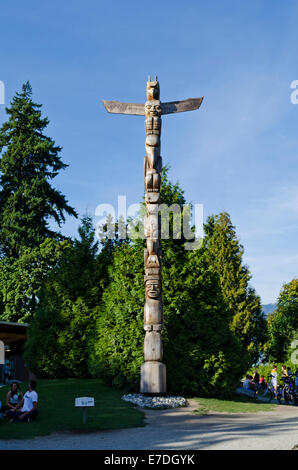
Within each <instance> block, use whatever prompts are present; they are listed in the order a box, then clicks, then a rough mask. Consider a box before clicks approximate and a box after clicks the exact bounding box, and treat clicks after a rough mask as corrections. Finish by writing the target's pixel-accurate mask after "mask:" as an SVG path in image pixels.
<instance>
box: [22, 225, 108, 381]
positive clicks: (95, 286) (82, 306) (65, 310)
mask: <svg viewBox="0 0 298 470" xmlns="http://www.w3.org/2000/svg"><path fill="white" fill-rule="evenodd" d="M79 235H80V237H79V239H76V240H74V242H73V243H72V245H70V246H69V247H68V249H67V250H66V251H65V252H64V253H63V256H62V257H61V259H60V261H59V263H58V265H57V267H56V268H55V269H53V270H52V271H51V273H50V275H49V277H48V278H47V279H46V281H45V282H44V283H43V286H42V288H41V290H40V294H39V298H40V300H39V304H38V307H37V311H36V314H35V316H34V318H33V319H32V322H31V324H30V327H29V338H28V340H27V342H26V347H25V354H24V357H25V360H26V361H27V363H28V365H29V367H30V369H31V370H32V371H35V372H36V373H38V374H39V375H40V376H44V377H84V376H87V375H88V366H87V360H88V355H89V344H90V342H91V341H92V338H93V334H94V327H95V319H96V317H97V315H98V304H99V302H100V297H101V269H102V268H101V264H100V262H99V259H98V242H97V241H96V240H95V233H94V228H93V224H92V219H91V218H90V217H88V216H86V217H84V218H83V219H82V222H81V225H80V227H79Z"/></svg>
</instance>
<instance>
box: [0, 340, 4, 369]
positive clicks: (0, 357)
mask: <svg viewBox="0 0 298 470" xmlns="http://www.w3.org/2000/svg"><path fill="white" fill-rule="evenodd" d="M4 363H5V349H4V343H3V341H1V340H0V364H4Z"/></svg>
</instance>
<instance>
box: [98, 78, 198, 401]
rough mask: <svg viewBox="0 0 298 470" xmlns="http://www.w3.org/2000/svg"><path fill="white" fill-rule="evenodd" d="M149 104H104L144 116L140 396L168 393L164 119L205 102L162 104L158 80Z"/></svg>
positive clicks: (149, 86)
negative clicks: (165, 361) (163, 236)
mask: <svg viewBox="0 0 298 470" xmlns="http://www.w3.org/2000/svg"><path fill="white" fill-rule="evenodd" d="M146 93H147V101H146V103H145V106H144V105H143V104H139V103H120V102H119V101H103V103H104V106H105V108H106V110H107V111H108V112H109V113H116V114H134V115H139V116H144V115H145V131H146V141H145V150H146V156H145V160H144V179H145V204H146V215H145V220H144V231H145V238H146V248H145V251H144V265H145V276H144V282H145V295H146V300H145V307H144V330H145V340H144V359H145V362H144V364H143V365H142V366H141V380H140V392H141V393H146V394H164V393H166V387H167V386H166V366H165V364H163V363H162V356H163V349H162V339H161V330H162V328H163V310H162V279H161V248H160V229H161V221H160V215H159V204H160V203H161V200H160V183H161V169H162V159H161V156H160V134H161V115H162V114H172V113H179V112H183V111H192V110H195V109H198V108H199V107H200V105H201V103H202V101H203V98H189V99H187V100H184V101H172V102H169V103H161V102H160V100H159V83H158V81H157V77H155V80H154V81H151V79H150V77H149V78H148V82H147V88H146Z"/></svg>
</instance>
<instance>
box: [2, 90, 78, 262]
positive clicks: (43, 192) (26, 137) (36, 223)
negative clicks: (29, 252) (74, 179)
mask: <svg viewBox="0 0 298 470" xmlns="http://www.w3.org/2000/svg"><path fill="white" fill-rule="evenodd" d="M40 108H41V105H39V104H36V103H34V102H33V101H32V89H31V85H30V83H29V82H27V83H25V84H24V85H23V87H22V92H21V93H16V95H15V97H14V98H13V100H12V102H11V105H10V107H9V108H6V113H7V114H8V121H7V122H5V123H4V124H3V125H2V127H1V129H0V153H1V158H0V249H1V253H2V256H7V257H10V258H14V259H17V258H19V256H20V255H21V252H22V249H23V248H34V247H37V246H38V245H39V244H40V243H42V242H43V241H44V240H45V239H46V238H51V239H55V240H60V239H61V238H62V236H61V234H60V233H59V232H57V231H55V230H53V229H51V228H50V221H54V222H56V223H57V224H58V226H59V227H60V226H61V224H62V223H63V222H64V221H65V214H68V215H73V216H75V217H76V216H77V214H76V212H75V210H74V209H73V208H72V207H70V206H69V205H68V203H67V200H66V199H65V196H64V195H63V194H62V193H61V192H59V191H57V190H56V189H54V188H53V187H52V186H51V180H53V178H55V176H57V175H58V173H59V172H60V171H61V170H63V169H65V168H66V167H67V165H65V164H64V163H63V162H62V160H61V158H60V156H59V153H60V152H61V147H59V146H57V145H56V144H55V142H54V140H53V139H51V138H50V137H47V136H46V135H45V134H44V130H45V128H46V127H47V126H48V124H49V120H48V118H46V117H42V115H41V110H40Z"/></svg>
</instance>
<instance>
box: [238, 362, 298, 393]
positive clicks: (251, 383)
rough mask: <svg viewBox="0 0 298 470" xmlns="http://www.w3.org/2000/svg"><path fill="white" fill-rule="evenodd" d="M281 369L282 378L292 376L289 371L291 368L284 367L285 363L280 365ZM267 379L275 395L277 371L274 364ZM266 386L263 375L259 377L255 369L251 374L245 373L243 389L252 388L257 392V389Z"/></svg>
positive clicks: (265, 387)
mask: <svg viewBox="0 0 298 470" xmlns="http://www.w3.org/2000/svg"><path fill="white" fill-rule="evenodd" d="M281 370H282V378H285V377H291V376H292V372H291V369H290V368H289V367H286V366H285V365H283V366H282V367H281ZM269 381H271V384H272V387H273V389H274V393H275V395H277V390H278V372H277V366H276V365H274V366H273V368H272V370H271V374H270V378H269ZM267 387H268V384H267V383H266V381H265V377H264V375H261V377H260V375H259V373H258V371H257V370H255V371H254V375H253V376H252V375H247V376H246V378H245V380H244V382H243V388H244V389H246V390H253V391H254V392H258V391H259V390H262V389H263V390H266V389H267Z"/></svg>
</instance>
